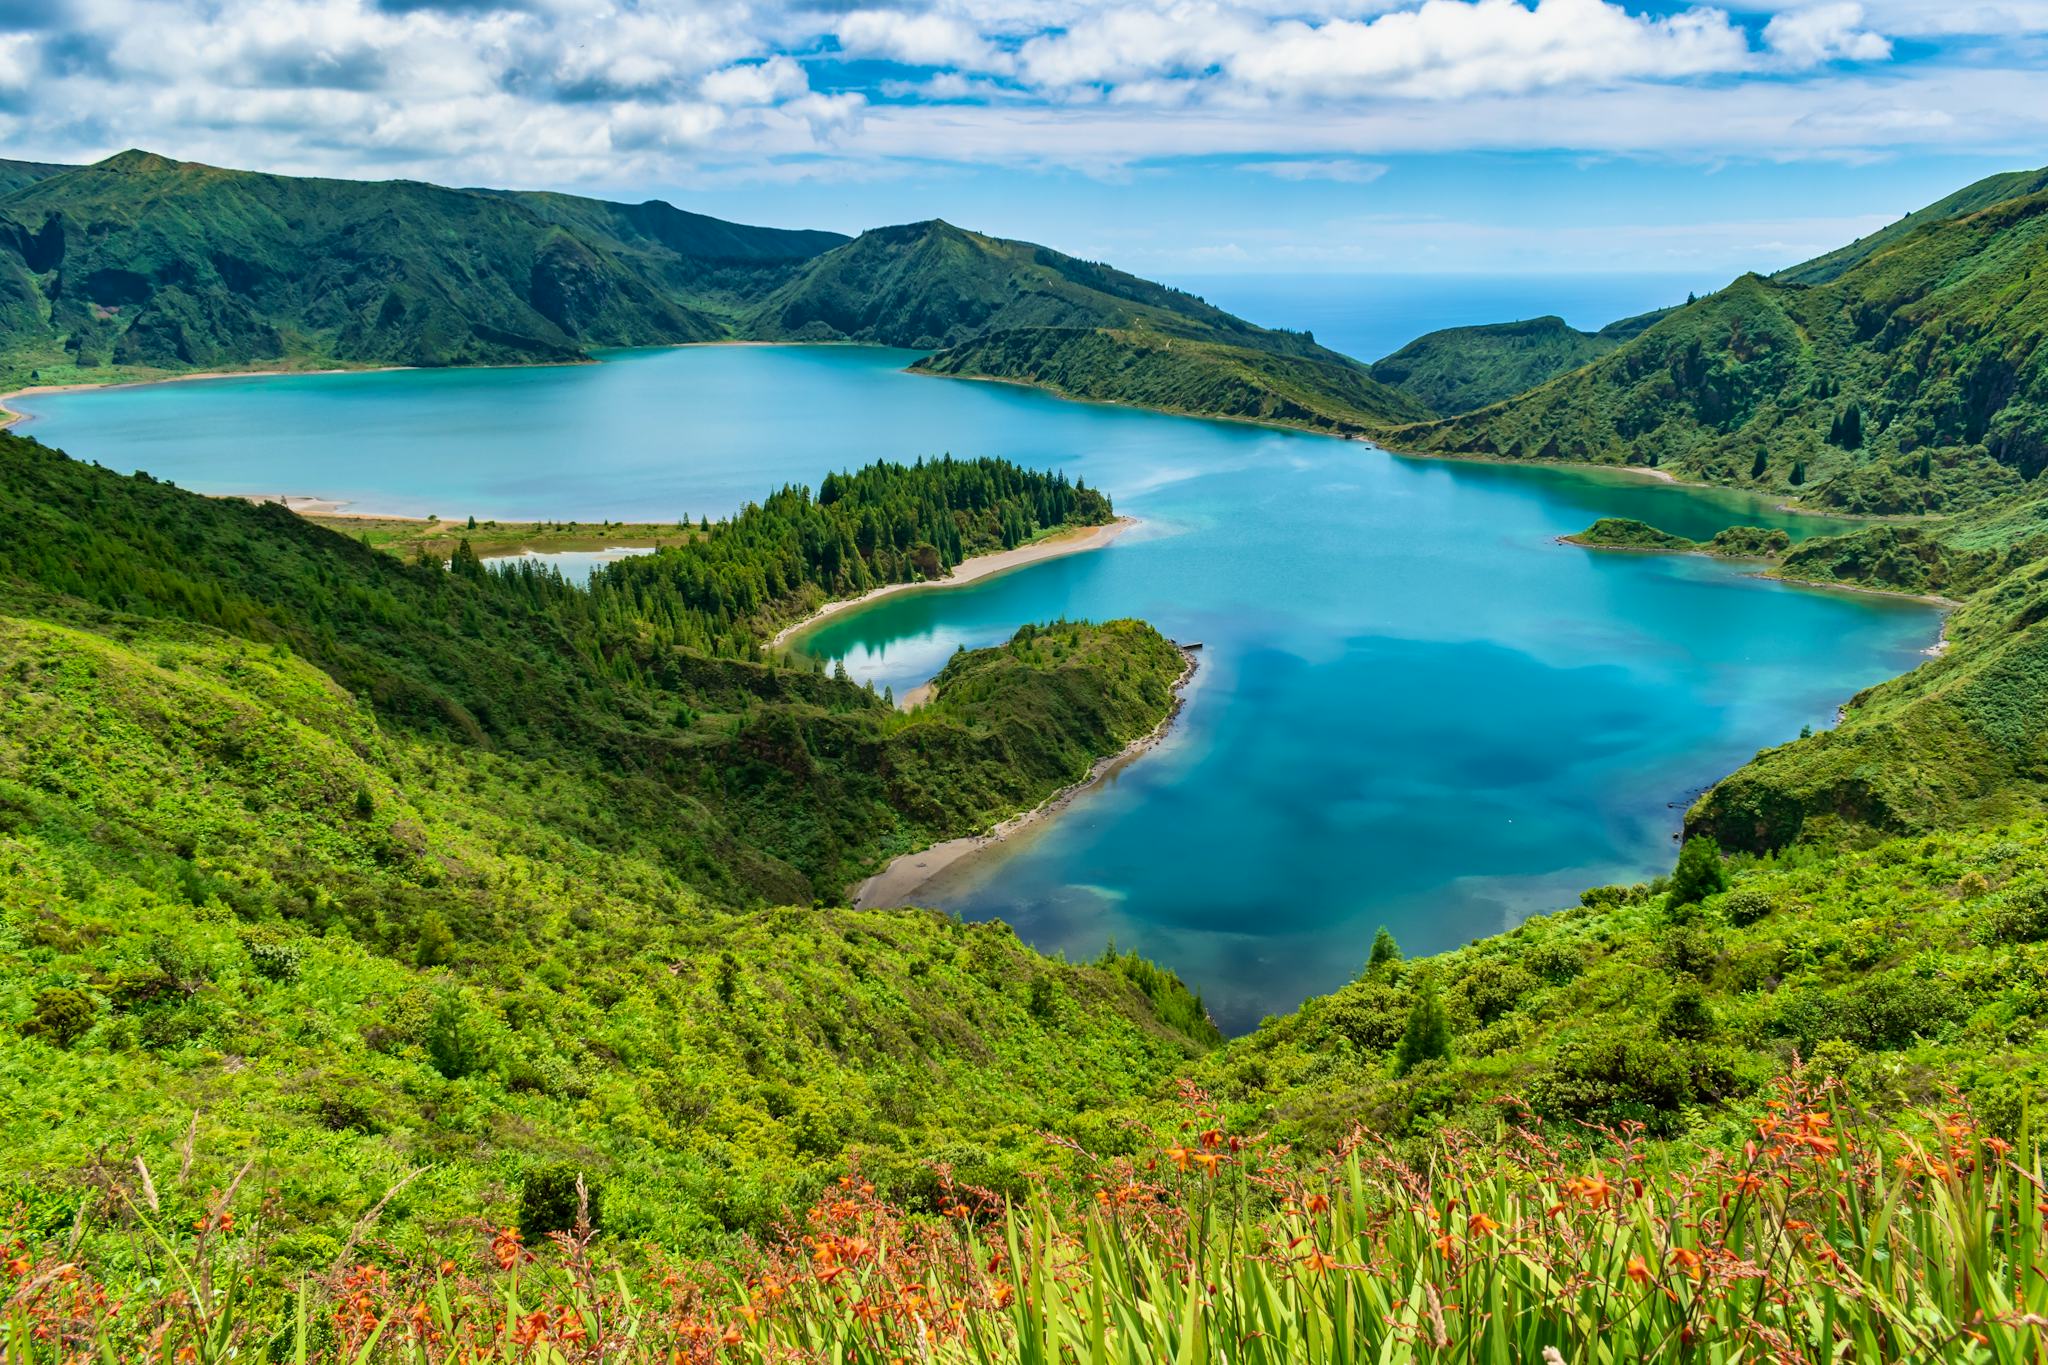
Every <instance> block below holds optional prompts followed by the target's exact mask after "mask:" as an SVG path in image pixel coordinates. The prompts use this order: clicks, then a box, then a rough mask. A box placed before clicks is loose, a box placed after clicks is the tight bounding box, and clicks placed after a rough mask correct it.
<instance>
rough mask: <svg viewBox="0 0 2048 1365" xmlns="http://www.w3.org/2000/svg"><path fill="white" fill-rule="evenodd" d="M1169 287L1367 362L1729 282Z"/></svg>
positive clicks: (1368, 280) (1592, 279) (1300, 279)
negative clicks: (1443, 338)
mask: <svg viewBox="0 0 2048 1365" xmlns="http://www.w3.org/2000/svg"><path fill="white" fill-rule="evenodd" d="M1174 283H1176V284H1177V285H1179V286H1180V287H1181V288H1183V289H1188V290H1191V291H1193V292H1194V293H1197V294H1200V295H1201V296H1202V297H1203V298H1205V299H1207V300H1208V301H1209V302H1210V303H1213V304H1215V305H1216V306H1217V307H1219V308H1223V309H1226V310H1228V311H1230V312H1232V313H1235V314H1237V315H1238V316H1239V317H1241V318H1245V319H1247V320H1249V321H1252V322H1256V323H1258V324H1259V325H1260V326H1262V327H1285V328H1288V329H1290V330H1293V331H1301V330H1304V329H1306V330H1308V331H1311V332H1314V333H1315V334H1316V340H1317V341H1319V342H1321V343H1322V344H1323V345H1325V346H1328V347H1330V348H1331V349H1332V350H1336V351H1342V352H1343V353H1344V354H1346V355H1348V356H1354V357H1356V358H1358V359H1360V360H1367V361H1371V360H1378V359H1379V358H1380V357H1382V356H1384V355H1387V354H1388V353H1389V352H1392V351H1397V350H1399V349H1400V348H1401V347H1402V346H1404V345H1406V344H1407V343H1408V342H1410V341H1413V340H1414V339H1415V338H1416V337H1419V336H1421V335H1422V334H1423V333H1424V332H1433V331H1436V330H1437V329H1438V328H1440V327H1469V326H1471V325H1473V324H1474V323H1481V322H1513V321H1516V320H1518V319H1522V318H1534V317H1542V316H1543V315H1544V314H1546V313H1555V314H1557V315H1558V316H1559V317H1561V318H1563V319H1564V320H1565V321H1566V322H1568V323H1570V324H1571V325H1572V326H1574V327H1578V328H1582V329H1584V330H1586V331H1589V332H1590V331H1597V330H1598V329H1599V328H1601V327H1604V326H1606V325H1607V324H1608V323H1610V322H1613V321H1615V320H1616V319H1618V318H1626V317H1634V316H1635V315H1636V314H1638V313H1647V312H1649V311H1650V310H1651V309H1653V308H1662V307H1665V306H1666V305H1668V304H1674V303H1684V302H1685V296H1686V294H1687V293H1688V292H1697V293H1701V294H1705V293H1710V292H1711V291H1713V290H1715V289H1719V288H1721V287H1722V286H1723V285H1725V284H1727V283H1728V281H1727V280H1725V279H1718V278H1712V277H1708V278H1701V277H1700V276H1697V275H1674V274H1657V275H1639V274H1600V275H1529V276H1524V275H1198V276H1190V277H1186V278H1182V279H1179V280H1176V281H1174Z"/></svg>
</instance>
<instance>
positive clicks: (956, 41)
mask: <svg viewBox="0 0 2048 1365" xmlns="http://www.w3.org/2000/svg"><path fill="white" fill-rule="evenodd" d="M837 36H838V39H839V46H840V47H842V48H844V49H845V50H846V51H847V52H849V53H852V54H854V55H856V56H865V57H886V58H888V59H889V60H890V61H894V62H902V63H904V64H905V65H907V66H952V67H967V68H970V69H972V70H975V71H996V70H1000V69H1003V68H1006V67H1007V66H1008V59H1007V58H1006V57H1005V56H1004V55H1003V53H1002V52H1000V51H999V50H998V49H997V48H996V47H995V45H994V44H992V43H990V42H989V41H988V40H987V39H985V38H983V37H982V36H981V34H980V32H978V31H977V30H976V29H975V27H974V26H973V25H971V24H969V23H968V22H967V21H966V20H964V19H957V18H954V17H952V16H950V15H945V14H936V13H926V14H911V13H907V12H905V11H903V10H894V9H866V10H855V11H854V12H853V13H851V14H849V15H847V16H846V17H845V18H843V19H841V20H840V21H839V27H838V30H837Z"/></svg>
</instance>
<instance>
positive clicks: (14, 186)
mask: <svg viewBox="0 0 2048 1365" xmlns="http://www.w3.org/2000/svg"><path fill="white" fill-rule="evenodd" d="M72 169H75V168H74V167H71V166H63V165H58V164H57V163H55V162H49V161H6V160H0V194H8V193H11V192H12V191H14V190H18V189H20V188H21V187H22V186H23V185H33V184H35V183H36V181H38V180H47V179H48V178H49V177H51V176H53V175H56V174H57V173H58V172H59V171H68V170H72Z"/></svg>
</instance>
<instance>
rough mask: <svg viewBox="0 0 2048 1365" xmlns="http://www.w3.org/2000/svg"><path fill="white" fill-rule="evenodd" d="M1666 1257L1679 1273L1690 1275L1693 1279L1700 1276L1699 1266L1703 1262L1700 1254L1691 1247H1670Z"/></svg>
mask: <svg viewBox="0 0 2048 1365" xmlns="http://www.w3.org/2000/svg"><path fill="white" fill-rule="evenodd" d="M1667 1259H1668V1260H1669V1261H1670V1263H1671V1264H1672V1265H1673V1266H1676V1267H1677V1268H1678V1270H1679V1272H1680V1273H1681V1274H1684V1275H1690V1276H1691V1277H1692V1278H1693V1279H1695V1280H1697V1279H1698V1278H1699V1277H1700V1273H1701V1270H1700V1267H1701V1265H1702V1264H1703V1262H1702V1261H1701V1258H1700V1254H1699V1253H1698V1252H1697V1251H1694V1250H1693V1249H1692V1248H1691V1247H1673V1248H1671V1255H1670V1256H1669V1257H1668V1258H1667Z"/></svg>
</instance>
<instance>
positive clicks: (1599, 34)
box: [1230, 0, 1751, 99]
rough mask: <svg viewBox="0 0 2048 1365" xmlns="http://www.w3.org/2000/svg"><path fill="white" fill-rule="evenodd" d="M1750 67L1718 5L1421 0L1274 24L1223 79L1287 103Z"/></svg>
mask: <svg viewBox="0 0 2048 1365" xmlns="http://www.w3.org/2000/svg"><path fill="white" fill-rule="evenodd" d="M1750 60H1751V57H1750V50H1749V42H1748V38H1747V37H1746V35H1745V34H1744V33H1743V31H1742V30H1741V29H1740V28H1739V27H1737V26H1736V25H1735V24H1734V23H1732V22H1731V21H1730V20H1729V18H1728V16H1727V15H1725V14H1723V13H1722V12H1720V11H1719V10H1709V9H1693V10H1686V11H1683V12H1682V13H1679V14H1676V15H1672V16H1670V17H1668V18H1652V17H1649V16H1646V15H1634V14H1630V13H1629V12H1628V11H1627V10H1625V9H1624V8H1622V7H1621V6H1620V5H1617V4H1611V3H1607V0H1539V2H1538V3H1537V4H1536V5H1535V7H1534V8H1527V7H1525V6H1523V5H1521V4H1520V3H1517V0H1469V3H1468V0H1427V3H1425V4H1424V5H1423V6H1422V7H1421V8H1420V9H1417V10H1411V11H1405V12H1402V13H1396V14H1387V15H1383V16H1381V17H1380V18H1377V19H1374V20H1370V21H1368V22H1364V23H1360V22H1357V21H1353V20H1345V19H1333V20H1331V21H1329V22H1328V23H1325V24H1322V25H1320V26H1315V25H1310V24H1305V23H1300V22H1292V23H1283V24H1279V25H1276V26H1275V27H1274V29H1273V30H1272V32H1271V33H1270V34H1269V35H1268V36H1267V38H1266V40H1265V41H1264V42H1262V43H1260V44H1258V45H1256V46H1254V47H1252V48H1250V49H1249V50H1247V51H1245V52H1243V53H1242V54H1241V55H1239V56H1238V57H1236V58H1234V59H1233V60H1232V61H1231V63H1230V73H1231V75H1233V76H1234V77H1236V78H1237V79H1238V80H1240V81H1243V82H1244V83H1246V84H1247V85H1251V86H1254V87H1257V88H1259V89H1263V90H1267V91H1272V92H1275V93H1286V94H1291V95H1295V96H1303V95H1314V96H1323V97H1342V96H1344V95H1356V94H1359V93H1363V92H1367V91H1387V92H1391V93H1396V94H1400V95H1407V96H1421V97H1424V98H1443V99H1458V98H1464V97H1467V96H1470V95H1474V94H1480V93H1492V92H1499V91H1506V92H1520V91H1529V90H1536V89H1541V88H1544V87H1548V86H1559V85H1604V84H1613V83H1615V82H1619V81H1623V80H1630V79H1638V78H1645V77H1647V78H1664V79H1669V78H1674V77H1684V76H1700V75H1707V74H1712V73H1717V72H1728V71H1739V70H1741V69H1742V68H1744V67H1745V66H1747V65H1748V64H1749V62H1750Z"/></svg>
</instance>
